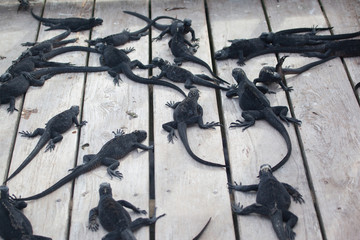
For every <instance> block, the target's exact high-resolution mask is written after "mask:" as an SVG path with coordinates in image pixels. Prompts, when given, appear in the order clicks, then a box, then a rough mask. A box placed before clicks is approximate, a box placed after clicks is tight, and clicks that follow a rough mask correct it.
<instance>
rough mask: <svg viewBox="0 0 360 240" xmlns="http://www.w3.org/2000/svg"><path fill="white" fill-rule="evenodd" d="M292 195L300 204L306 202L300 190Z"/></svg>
mask: <svg viewBox="0 0 360 240" xmlns="http://www.w3.org/2000/svg"><path fill="white" fill-rule="evenodd" d="M291 196H292V198H293V200H294V202H296V203H299V204H302V203H305V200H304V199H303V196H302V195H301V194H300V193H299V192H296V193H293V194H291Z"/></svg>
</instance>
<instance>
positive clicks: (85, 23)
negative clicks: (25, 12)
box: [31, 9, 103, 32]
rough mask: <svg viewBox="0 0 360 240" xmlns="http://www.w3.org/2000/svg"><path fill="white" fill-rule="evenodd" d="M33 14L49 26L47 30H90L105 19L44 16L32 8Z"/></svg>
mask: <svg viewBox="0 0 360 240" xmlns="http://www.w3.org/2000/svg"><path fill="white" fill-rule="evenodd" d="M31 15H32V16H33V17H34V18H35V19H36V20H38V21H40V22H42V24H43V25H44V26H47V27H49V28H47V29H46V30H45V31H49V30H54V29H64V28H69V29H70V30H71V32H79V31H84V30H90V29H92V28H93V27H96V26H99V25H101V24H102V23H103V20H102V19H101V18H89V19H85V18H75V17H73V18H43V17H40V16H37V15H35V14H34V12H33V10H32V9H31Z"/></svg>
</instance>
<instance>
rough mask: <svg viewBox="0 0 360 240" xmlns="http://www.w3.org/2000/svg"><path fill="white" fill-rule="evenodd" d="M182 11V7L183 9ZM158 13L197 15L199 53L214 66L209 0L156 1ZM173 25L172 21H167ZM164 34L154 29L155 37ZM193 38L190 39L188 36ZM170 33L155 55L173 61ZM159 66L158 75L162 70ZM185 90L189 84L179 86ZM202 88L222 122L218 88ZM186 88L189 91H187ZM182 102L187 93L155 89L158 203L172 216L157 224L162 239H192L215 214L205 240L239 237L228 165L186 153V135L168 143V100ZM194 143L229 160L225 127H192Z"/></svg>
mask: <svg viewBox="0 0 360 240" xmlns="http://www.w3.org/2000/svg"><path fill="white" fill-rule="evenodd" d="M177 9H178V10H177ZM151 10H152V13H151V14H152V17H153V18H155V17H156V16H159V15H168V16H174V17H177V18H178V19H181V20H182V19H184V18H191V19H192V27H193V28H194V29H195V32H196V37H197V38H200V42H199V44H200V47H199V49H198V51H197V52H196V54H195V56H197V57H199V58H201V59H203V60H204V61H205V62H207V63H208V64H210V66H211V60H210V59H211V58H210V51H209V41H208V33H207V27H206V19H205V10H204V3H203V1H190V2H189V1H166V2H164V1H152V2H151ZM163 23H169V21H163ZM158 34H160V31H159V30H153V31H152V37H156V36H157V35H158ZM187 39H190V37H188V36H187ZM169 40H170V37H169V36H166V37H164V38H163V39H162V40H161V41H158V42H153V44H152V49H153V52H152V56H153V57H158V56H159V57H162V58H164V59H166V60H169V61H171V62H173V59H174V57H173V56H172V54H171V52H170V49H169V47H168V41H169ZM183 67H184V68H186V69H189V70H190V71H192V72H193V73H196V74H197V73H204V74H207V75H209V76H211V75H210V73H209V72H208V71H207V70H206V69H205V68H203V67H201V66H199V65H197V64H194V63H190V62H185V63H183ZM158 73H159V71H158V69H155V70H154V75H156V74H158ZM178 86H181V87H182V88H183V85H182V84H181V85H180V84H179V85H178ZM198 89H199V90H200V92H201V94H200V99H199V104H200V105H201V106H202V107H203V110H204V121H205V122H207V121H218V111H217V106H216V97H215V91H214V90H212V89H209V88H205V87H200V86H199V87H198ZM186 92H188V91H187V90H186ZM170 100H171V101H175V102H177V101H182V100H183V97H182V96H181V95H180V94H178V93H174V91H173V90H169V89H164V88H163V87H158V86H155V87H154V135H155V136H154V141H155V190H156V196H155V198H156V200H155V201H156V207H157V209H158V212H159V214H160V213H163V212H164V213H166V217H165V218H166V219H164V221H159V222H157V223H156V235H155V237H156V239H192V238H193V237H195V235H196V234H197V233H198V232H199V231H200V230H201V228H202V227H203V226H204V224H205V223H206V221H207V220H208V218H209V217H212V221H211V223H210V225H209V226H208V229H207V230H206V231H205V233H204V235H203V238H204V239H234V238H235V235H234V230H233V221H232V216H231V209H230V204H229V203H230V200H229V195H228V191H227V189H226V182H227V179H226V173H225V170H224V169H219V168H214V167H209V166H205V165H202V164H200V163H198V162H196V161H195V160H193V159H192V158H191V157H190V156H189V155H188V153H187V152H186V150H185V148H184V146H183V144H182V142H181V141H180V139H175V141H174V144H169V143H168V141H167V134H168V133H167V132H166V131H165V130H163V129H162V124H164V123H166V122H169V121H172V120H173V118H172V113H173V110H172V109H170V108H167V107H166V106H165V103H166V102H167V101H170ZM187 134H188V139H189V142H190V146H191V148H192V149H193V151H194V153H195V154H196V155H198V156H200V157H201V158H203V159H205V160H207V161H210V162H217V163H224V155H223V151H222V141H221V134H220V129H219V128H218V127H217V128H216V130H214V129H210V130H201V129H199V128H198V126H192V127H189V128H188V131H187Z"/></svg>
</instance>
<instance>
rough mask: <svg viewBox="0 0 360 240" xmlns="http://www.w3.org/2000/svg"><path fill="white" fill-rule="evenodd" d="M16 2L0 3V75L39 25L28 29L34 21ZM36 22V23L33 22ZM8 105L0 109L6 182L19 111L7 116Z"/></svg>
mask: <svg viewBox="0 0 360 240" xmlns="http://www.w3.org/2000/svg"><path fill="white" fill-rule="evenodd" d="M41 4H42V1H36V2H34V3H33V6H34V10H37V9H39V8H41ZM17 8H18V3H17V2H15V1H3V2H1V3H0V22H1V26H0V31H1V32H2V33H6V34H2V35H1V39H0V44H1V48H0V75H1V74H3V73H5V71H6V69H7V68H8V67H9V66H10V65H11V64H12V61H13V60H15V59H16V58H17V57H18V56H19V55H20V54H21V52H22V51H24V50H25V49H26V48H25V47H22V46H21V45H20V44H21V43H23V42H28V41H35V38H36V34H37V30H38V26H37V25H36V24H33V25H31V26H29V22H32V21H33V17H32V16H30V15H29V14H28V13H27V12H18V13H17ZM34 23H35V21H34ZM22 99H23V98H22V97H18V98H17V99H16V101H15V106H16V108H17V109H21V105H22V101H23V100H22ZM8 107H9V104H8V103H7V104H2V105H1V106H0V121H1V123H2V124H1V126H0V146H1V151H0V179H1V180H2V181H3V180H5V176H6V173H7V168H8V164H9V160H10V158H11V150H12V145H13V144H14V140H15V136H16V129H17V125H18V119H19V117H20V114H21V113H19V112H14V113H12V114H9V113H8V112H7V108H8Z"/></svg>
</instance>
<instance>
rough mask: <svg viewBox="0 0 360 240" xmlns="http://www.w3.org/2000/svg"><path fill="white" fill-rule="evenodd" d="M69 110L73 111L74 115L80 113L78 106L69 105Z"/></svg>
mask: <svg viewBox="0 0 360 240" xmlns="http://www.w3.org/2000/svg"><path fill="white" fill-rule="evenodd" d="M70 110H71V111H73V112H74V113H75V115H76V116H77V115H79V113H80V108H79V106H71V108H70Z"/></svg>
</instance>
